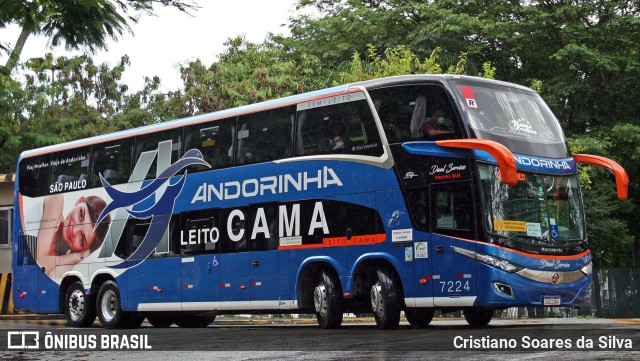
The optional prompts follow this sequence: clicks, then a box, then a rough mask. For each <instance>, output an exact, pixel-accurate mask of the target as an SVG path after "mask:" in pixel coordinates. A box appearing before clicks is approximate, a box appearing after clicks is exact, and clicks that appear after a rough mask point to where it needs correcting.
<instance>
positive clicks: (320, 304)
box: [313, 271, 342, 328]
mask: <svg viewBox="0 0 640 361" xmlns="http://www.w3.org/2000/svg"><path fill="white" fill-rule="evenodd" d="M341 298H342V292H341V291H340V285H339V283H338V281H337V280H336V279H335V277H334V276H333V275H332V274H331V273H329V272H327V271H322V275H321V276H320V281H319V282H318V284H317V285H316V287H315V288H314V289H313V306H314V308H315V311H316V318H317V319H318V324H319V325H320V327H321V328H338V327H340V324H342V305H341V302H340V301H341Z"/></svg>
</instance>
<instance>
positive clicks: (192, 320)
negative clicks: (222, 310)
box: [175, 315, 216, 328]
mask: <svg viewBox="0 0 640 361" xmlns="http://www.w3.org/2000/svg"><path fill="white" fill-rule="evenodd" d="M215 319H216V316H215V315H213V316H202V315H177V316H176V317H175V322H176V325H178V326H179V327H182V328H203V327H207V326H209V325H210V324H212V323H213V321H214V320H215Z"/></svg>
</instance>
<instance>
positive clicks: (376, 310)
mask: <svg viewBox="0 0 640 361" xmlns="http://www.w3.org/2000/svg"><path fill="white" fill-rule="evenodd" d="M376 277H377V279H376V281H375V283H374V284H373V285H372V286H371V309H372V311H373V314H374V316H375V319H376V325H378V328H379V329H383V330H386V329H394V328H397V327H398V325H399V324H400V293H399V289H398V286H399V285H397V284H396V282H395V281H394V278H393V277H392V275H391V273H390V272H389V271H387V270H385V269H379V270H377V271H376Z"/></svg>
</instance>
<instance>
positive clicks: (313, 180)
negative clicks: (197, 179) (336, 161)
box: [191, 167, 342, 204]
mask: <svg viewBox="0 0 640 361" xmlns="http://www.w3.org/2000/svg"><path fill="white" fill-rule="evenodd" d="M329 186H338V187H342V181H341V180H340V178H338V176H337V175H336V173H335V172H334V171H333V169H332V168H329V167H323V168H322V169H318V171H317V172H299V173H297V174H281V175H278V176H269V177H261V178H252V179H246V180H244V181H242V182H240V181H231V182H224V183H218V184H209V183H203V184H202V185H201V186H200V187H198V190H197V191H196V194H195V196H194V197H193V199H192V200H191V203H192V204H193V203H196V202H211V200H212V199H214V197H215V198H217V199H218V200H221V201H223V200H228V199H236V198H240V197H244V198H250V197H256V196H264V195H265V194H268V193H270V194H281V193H288V192H290V191H298V192H299V191H306V190H308V189H324V188H328V187H329Z"/></svg>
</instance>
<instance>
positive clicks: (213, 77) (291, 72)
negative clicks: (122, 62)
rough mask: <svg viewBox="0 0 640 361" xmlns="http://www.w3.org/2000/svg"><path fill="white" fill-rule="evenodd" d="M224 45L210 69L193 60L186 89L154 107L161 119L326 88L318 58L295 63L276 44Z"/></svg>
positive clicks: (186, 70)
mask: <svg viewBox="0 0 640 361" xmlns="http://www.w3.org/2000/svg"><path fill="white" fill-rule="evenodd" d="M225 46H226V47H227V48H226V51H225V52H224V53H223V54H221V55H220V60H219V61H217V62H215V63H213V64H211V65H210V66H206V65H204V64H203V63H202V62H201V61H200V60H195V61H192V62H190V63H188V64H186V65H184V66H182V67H181V69H180V71H181V75H182V80H183V83H184V85H183V88H182V89H181V90H179V91H177V92H170V93H168V94H166V95H157V96H156V97H155V99H154V100H153V101H152V102H151V104H150V106H151V107H152V109H153V111H154V112H155V116H156V117H157V118H160V119H170V118H178V117H184V116H190V115H194V114H200V113H206V112H212V111H216V110H221V109H227V108H232V107H237V106H241V105H246V104H252V103H257V102H261V101H265V100H268V99H274V98H279V97H283V96H287V95H293V94H298V93H301V92H303V91H308V90H313V88H321V87H324V86H326V85H327V83H326V81H327V80H326V77H323V76H322V74H321V71H322V70H321V69H322V68H321V66H320V64H319V61H318V59H317V58H315V57H312V56H302V57H301V58H300V59H301V61H300V63H296V62H294V61H293V60H290V59H288V58H287V54H286V53H285V52H284V51H283V50H282V49H281V48H278V47H277V46H276V45H275V44H274V43H272V42H268V41H266V42H264V43H262V44H252V43H249V42H247V41H246V40H245V39H244V38H242V37H237V38H234V39H229V40H228V41H227V42H226V43H225ZM310 88H311V89H310Z"/></svg>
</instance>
